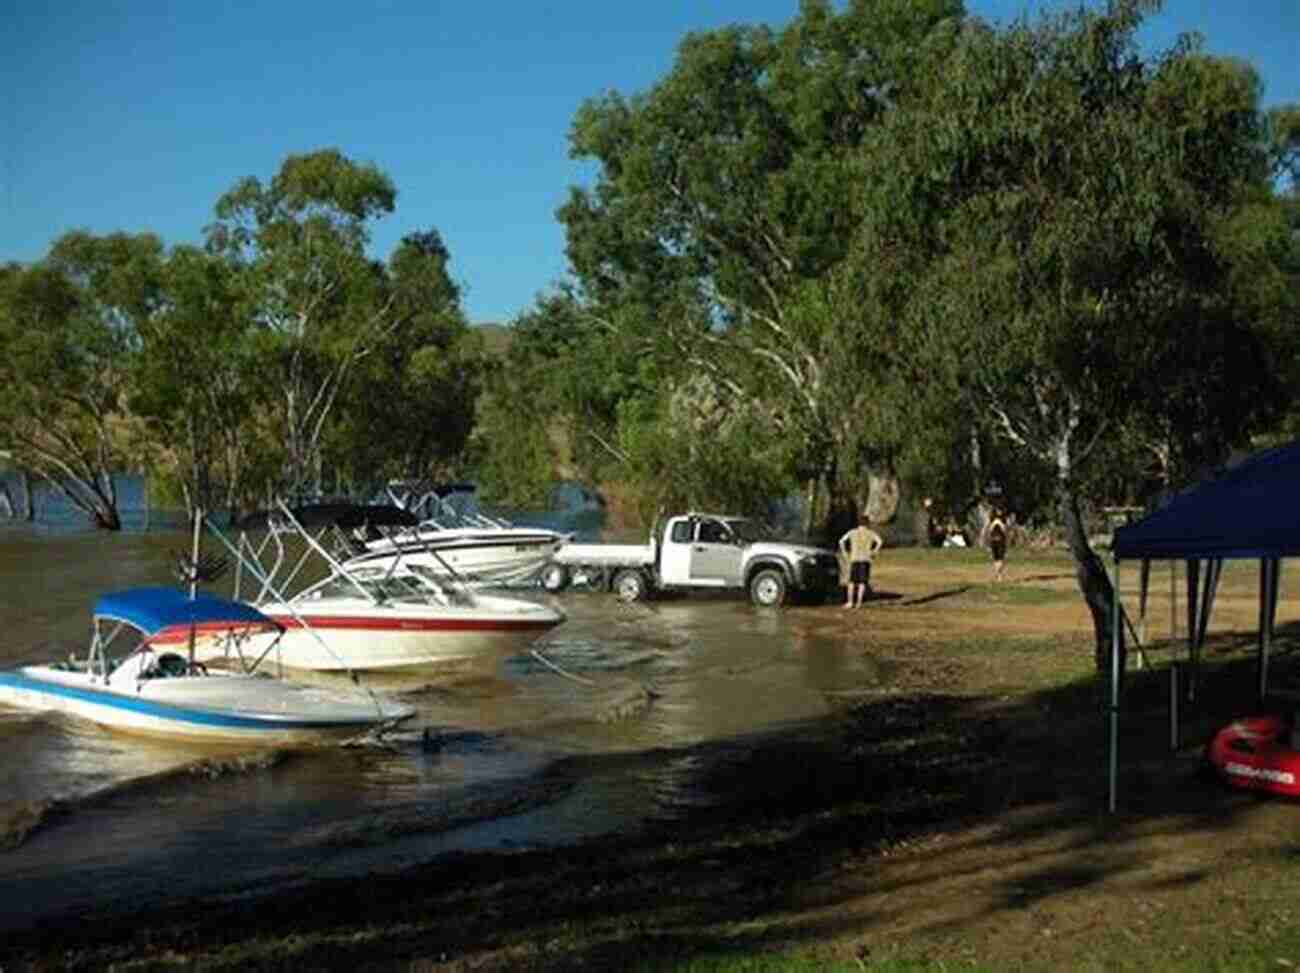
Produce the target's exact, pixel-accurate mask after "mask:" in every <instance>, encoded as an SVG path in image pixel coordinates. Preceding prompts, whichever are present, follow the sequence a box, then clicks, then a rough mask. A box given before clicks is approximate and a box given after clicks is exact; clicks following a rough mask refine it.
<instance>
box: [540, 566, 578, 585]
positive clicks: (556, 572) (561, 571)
mask: <svg viewBox="0 0 1300 973" xmlns="http://www.w3.org/2000/svg"><path fill="white" fill-rule="evenodd" d="M570 580H571V579H570V578H569V569H568V568H567V567H565V566H564V565H563V564H556V563H554V562H551V563H550V564H548V565H546V567H544V568H542V587H543V588H545V589H546V590H547V591H552V592H554V591H563V590H564V589H565V588H567V587H568V586H569V581H570Z"/></svg>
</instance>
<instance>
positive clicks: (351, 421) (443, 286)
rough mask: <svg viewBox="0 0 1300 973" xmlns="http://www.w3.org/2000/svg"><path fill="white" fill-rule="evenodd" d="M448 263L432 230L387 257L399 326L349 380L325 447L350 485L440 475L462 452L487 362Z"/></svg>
mask: <svg viewBox="0 0 1300 973" xmlns="http://www.w3.org/2000/svg"><path fill="white" fill-rule="evenodd" d="M449 261H450V254H449V253H448V251H447V248H446V246H445V245H444V244H443V242H442V239H441V237H440V236H439V235H438V233H437V231H436V230H431V231H428V232H425V233H419V234H411V235H409V236H407V237H406V238H404V239H403V240H402V241H401V243H400V244H399V245H398V247H397V248H396V249H395V250H394V252H393V254H392V256H391V257H390V258H389V261H388V266H387V274H386V278H385V280H386V283H385V287H386V291H387V300H388V301H389V302H390V306H389V309H388V311H387V314H388V316H389V317H390V319H391V320H392V321H393V322H394V323H395V326H394V327H392V328H391V329H388V330H385V331H383V332H382V333H380V334H379V336H378V337H377V339H376V341H375V343H374V344H373V346H372V347H371V348H370V349H369V350H368V351H367V352H366V353H365V354H364V355H361V356H359V357H358V359H357V361H356V363H355V365H354V366H353V368H352V369H351V370H350V371H349V373H348V376H347V380H346V384H345V386H344V389H343V391H342V393H341V401H340V407H339V409H338V415H337V421H336V422H335V423H334V425H333V429H332V433H331V438H330V443H329V453H330V456H331V459H332V463H331V465H332V466H334V468H335V469H340V470H348V471H350V478H351V479H353V480H354V481H357V482H365V481H367V480H369V481H375V480H385V479H388V478H390V477H401V478H417V479H420V478H428V479H436V478H439V477H442V476H446V475H449V474H450V470H451V467H452V466H453V465H454V464H455V463H456V462H458V461H459V459H460V457H461V454H462V453H463V451H464V449H465V447H466V445H467V442H468V439H469V435H470V431H471V428H472V425H473V420H474V411H475V404H476V402H477V400H478V396H479V392H480V388H481V383H482V379H483V374H484V371H485V369H486V368H487V353H486V351H485V350H484V348H483V344H482V342H481V340H480V339H479V337H478V336H477V335H476V334H474V333H472V332H471V331H470V329H469V328H468V326H467V325H466V323H465V319H464V315H463V313H462V311H461V308H460V290H459V288H458V287H457V286H456V284H455V283H454V282H453V281H452V279H451V276H450V274H449V272H448V263H449Z"/></svg>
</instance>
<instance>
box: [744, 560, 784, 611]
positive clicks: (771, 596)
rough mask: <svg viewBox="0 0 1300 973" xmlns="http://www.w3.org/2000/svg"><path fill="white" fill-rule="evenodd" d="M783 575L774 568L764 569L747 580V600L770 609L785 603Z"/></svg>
mask: <svg viewBox="0 0 1300 973" xmlns="http://www.w3.org/2000/svg"><path fill="white" fill-rule="evenodd" d="M785 592H786V584H785V575H784V574H782V573H781V572H780V571H778V570H776V568H764V569H763V570H762V571H759V572H758V573H757V574H756V575H754V576H753V577H752V578H750V580H749V600H750V601H752V602H753V603H754V604H755V605H762V606H763V607H765V608H770V607H774V606H778V605H782V604H784V603H785Z"/></svg>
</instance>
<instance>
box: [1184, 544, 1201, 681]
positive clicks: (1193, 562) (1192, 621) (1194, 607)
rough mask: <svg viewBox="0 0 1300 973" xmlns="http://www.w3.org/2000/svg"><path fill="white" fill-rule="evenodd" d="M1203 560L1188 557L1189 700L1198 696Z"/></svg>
mask: <svg viewBox="0 0 1300 973" xmlns="http://www.w3.org/2000/svg"><path fill="white" fill-rule="evenodd" d="M1200 582H1201V562H1200V561H1199V560H1197V559H1196V558H1188V559H1187V701H1188V702H1191V701H1192V700H1193V699H1195V698H1196V648H1197V646H1196V633H1197V631H1199V625H1198V624H1197V619H1198V618H1199V617H1200Z"/></svg>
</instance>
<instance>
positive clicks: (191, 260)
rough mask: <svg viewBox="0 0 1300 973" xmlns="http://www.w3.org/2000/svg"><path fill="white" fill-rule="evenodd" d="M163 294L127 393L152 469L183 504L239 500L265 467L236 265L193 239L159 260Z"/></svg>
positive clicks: (239, 505) (233, 506)
mask: <svg viewBox="0 0 1300 973" xmlns="http://www.w3.org/2000/svg"><path fill="white" fill-rule="evenodd" d="M161 279H162V291H163V300H162V301H161V304H160V307H159V308H158V310H157V311H156V313H154V314H153V315H151V316H150V317H149V318H148V319H147V320H145V321H142V322H141V324H140V327H139V337H140V354H139V356H138V357H137V359H136V363H135V369H134V373H133V381H132V393H131V398H130V403H131V408H132V411H133V412H134V413H135V414H136V415H138V416H139V417H140V418H141V419H143V420H144V422H145V423H146V427H147V430H148V436H147V439H148V443H149V445H150V450H149V452H150V454H151V475H152V477H153V478H154V479H155V481H160V482H161V483H162V485H163V488H164V492H165V493H168V494H171V493H173V492H174V493H175V494H178V495H179V499H180V500H182V501H183V503H184V505H185V507H186V509H187V510H188V511H192V510H193V509H194V508H195V507H201V508H203V509H206V510H218V509H222V508H224V509H226V510H227V511H228V512H230V513H231V515H236V514H238V513H239V512H240V511H243V510H246V509H248V508H249V507H250V506H251V505H252V503H253V501H254V494H255V493H256V492H257V491H258V489H259V487H260V486H261V485H262V483H263V482H264V481H265V480H266V479H267V477H268V476H269V475H272V469H271V468H272V467H273V465H274V461H273V456H274V451H273V450H272V448H271V443H270V442H269V437H268V430H267V429H266V428H265V423H264V422H262V421H260V420H261V417H260V415H259V408H258V403H259V401H260V400H259V388H260V382H261V378H262V376H261V371H260V370H261V367H262V364H263V363H262V362H261V361H260V360H259V359H258V357H257V355H256V354H255V353H254V347H253V343H252V330H253V329H252V325H251V322H250V321H248V320H247V319H246V318H244V317H243V316H242V315H241V314H240V313H239V303H240V302H239V295H238V293H237V280H236V274H235V269H234V268H233V267H232V266H231V265H230V264H229V263H228V262H227V261H226V260H224V259H223V258H221V257H217V256H213V255H212V254H209V253H207V252H205V251H204V250H202V249H200V248H198V247H193V246H180V247H176V248H174V249H173V250H172V251H171V252H170V253H169V254H168V256H167V258H166V260H165V262H164V264H163V267H162V276H161Z"/></svg>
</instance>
